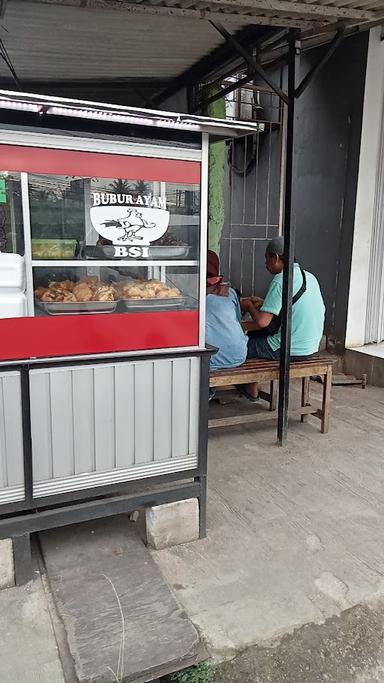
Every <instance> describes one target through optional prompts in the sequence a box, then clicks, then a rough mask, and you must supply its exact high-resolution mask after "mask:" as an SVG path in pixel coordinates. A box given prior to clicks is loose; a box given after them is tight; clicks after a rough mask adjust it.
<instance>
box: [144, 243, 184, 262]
mask: <svg viewBox="0 0 384 683" xmlns="http://www.w3.org/2000/svg"><path fill="white" fill-rule="evenodd" d="M189 249H190V247H189V246H188V245H187V244H178V245H175V246H174V247H172V246H161V245H156V244H153V245H151V246H150V247H149V256H150V258H158V259H167V258H185V257H186V256H188V254H189Z"/></svg>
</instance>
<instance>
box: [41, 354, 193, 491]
mask: <svg viewBox="0 0 384 683" xmlns="http://www.w3.org/2000/svg"><path fill="white" fill-rule="evenodd" d="M199 369H200V360H199V359H198V358H183V357H181V358H172V359H161V358H160V359H156V360H148V361H137V362H135V361H131V362H121V363H102V364H97V365H94V366H92V365H90V366H69V367H64V368H63V367H62V368H57V367H55V368H49V367H48V368H38V369H32V370H31V371H30V395H31V422H32V450H33V473H34V489H35V490H36V491H42V490H44V491H47V490H48V489H49V490H51V489H50V485H51V484H52V487H53V488H52V490H53V489H54V488H55V483H54V482H56V481H58V480H60V481H64V480H65V482H67V480H71V479H72V478H74V480H75V481H78V482H80V481H83V480H84V476H85V475H86V476H88V475H89V477H90V479H89V481H91V480H93V479H92V477H94V476H95V477H96V480H97V482H99V483H98V484H95V485H100V483H102V480H103V477H104V475H105V478H104V480H105V483H108V482H109V480H110V473H113V472H116V477H117V479H116V481H123V480H124V477H125V476H126V475H125V474H123V472H125V473H127V472H131V470H132V472H133V474H132V475H131V474H129V477H128V479H132V478H133V479H134V478H135V474H134V472H137V474H138V477H139V472H140V471H141V469H140V468H142V467H144V466H153V473H155V472H156V468H157V467H158V468H159V473H161V472H162V471H163V467H164V464H165V463H167V462H170V461H171V460H172V461H175V465H174V466H172V467H173V469H172V471H177V468H178V464H177V463H178V462H180V466H182V462H183V461H184V459H185V458H187V457H188V458H189V457H196V454H197V443H198V425H199ZM151 471H152V470H151ZM111 476H112V475H111ZM143 476H147V475H143ZM148 476H149V475H148ZM113 477H115V475H113ZM121 477H122V478H121ZM114 480H115V479H114ZM44 482H45V483H46V484H44ZM49 482H51V484H50V483H49ZM47 486H48V489H47ZM63 486H65V487H67V483H65V484H63ZM36 487H37V488H36ZM41 487H43V488H41ZM75 488H76V487H75ZM66 490H73V489H72V488H69V489H67V488H66ZM39 495H40V494H39ZM41 495H48V494H43V493H41Z"/></svg>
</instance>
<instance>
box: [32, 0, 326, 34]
mask: <svg viewBox="0 0 384 683" xmlns="http://www.w3.org/2000/svg"><path fill="white" fill-rule="evenodd" d="M26 1H27V2H31V3H32V2H33V3H37V4H44V5H67V6H70V7H79V8H81V9H83V10H84V9H110V10H111V9H116V10H122V11H125V12H127V13H128V14H131V15H133V16H134V15H138V16H140V15H144V16H161V17H185V18H186V19H202V20H204V21H206V20H207V19H212V20H217V21H219V20H220V21H222V20H223V19H235V20H236V21H237V22H238V21H239V19H241V22H242V23H243V24H258V25H260V26H281V27H285V26H288V27H290V28H298V27H302V28H311V26H313V23H312V24H311V22H310V21H306V20H304V19H301V20H300V18H299V16H297V18H295V19H292V18H290V17H288V18H286V17H282V18H281V19H279V18H278V17H276V16H266V15H265V14H262V15H259V14H248V13H241V12H240V13H239V11H238V10H237V9H236V4H235V3H234V2H233V3H232V7H233V11H232V12H231V11H228V12H225V14H224V13H223V12H220V11H219V8H217V9H218V11H216V12H215V11H214V10H211V9H207V8H206V5H207V2H205V3H204V9H203V8H202V9H183V8H182V7H167V6H165V5H164V6H163V5H156V6H154V5H142V4H138V3H136V2H126V1H125V0H121V1H120V2H117V0H109V1H108V2H106V0H26ZM260 1H262V2H265V0H260ZM271 1H273V2H279V1H280V0H271ZM281 2H286V3H287V5H289V4H291V3H289V2H287V0H281ZM196 4H197V3H196V2H194V5H196ZM303 6H305V5H303ZM249 11H250V10H249ZM271 12H272V13H273V14H275V15H276V11H275V10H271ZM288 15H289V12H288ZM312 16H313V18H314V19H321V18H322V17H318V16H317V17H316V16H315V13H313V15H312Z"/></svg>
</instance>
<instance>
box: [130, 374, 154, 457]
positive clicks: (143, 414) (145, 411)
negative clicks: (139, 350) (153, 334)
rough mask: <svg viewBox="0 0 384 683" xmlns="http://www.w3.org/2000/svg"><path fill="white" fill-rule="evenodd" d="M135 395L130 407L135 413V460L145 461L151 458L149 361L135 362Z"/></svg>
mask: <svg viewBox="0 0 384 683" xmlns="http://www.w3.org/2000/svg"><path fill="white" fill-rule="evenodd" d="M134 372H135V396H134V405H133V406H131V409H133V410H134V414H135V462H137V463H145V462H151V461H152V460H153V453H154V432H153V418H154V410H153V396H154V392H153V375H154V364H153V363H151V362H149V363H148V362H143V363H135V370H134Z"/></svg>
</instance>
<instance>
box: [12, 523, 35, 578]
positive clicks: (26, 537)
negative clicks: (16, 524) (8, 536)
mask: <svg viewBox="0 0 384 683" xmlns="http://www.w3.org/2000/svg"><path fill="white" fill-rule="evenodd" d="M12 540H13V560H14V563H15V583H16V585H17V586H22V585H23V584H24V583H28V581H31V580H32V578H33V571H32V554H31V536H30V534H23V535H22V536H14V537H13V539H12Z"/></svg>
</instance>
